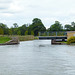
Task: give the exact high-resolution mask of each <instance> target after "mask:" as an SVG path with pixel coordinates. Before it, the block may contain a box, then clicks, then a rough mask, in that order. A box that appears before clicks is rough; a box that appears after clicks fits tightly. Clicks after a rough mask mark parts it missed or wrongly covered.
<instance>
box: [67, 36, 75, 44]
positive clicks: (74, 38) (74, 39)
mask: <svg viewBox="0 0 75 75" xmlns="http://www.w3.org/2000/svg"><path fill="white" fill-rule="evenodd" d="M70 43H75V37H71V38H69V39H68V40H67V44H70Z"/></svg>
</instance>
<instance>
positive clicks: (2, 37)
mask: <svg viewBox="0 0 75 75" xmlns="http://www.w3.org/2000/svg"><path fill="white" fill-rule="evenodd" d="M9 40H11V38H9V37H4V36H0V44H2V43H6V42H7V41H9Z"/></svg>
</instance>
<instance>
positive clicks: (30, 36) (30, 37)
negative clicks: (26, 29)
mask: <svg viewBox="0 0 75 75" xmlns="http://www.w3.org/2000/svg"><path fill="white" fill-rule="evenodd" d="M9 37H10V38H12V37H18V38H19V41H29V40H34V36H33V35H26V36H20V35H12V36H9Z"/></svg>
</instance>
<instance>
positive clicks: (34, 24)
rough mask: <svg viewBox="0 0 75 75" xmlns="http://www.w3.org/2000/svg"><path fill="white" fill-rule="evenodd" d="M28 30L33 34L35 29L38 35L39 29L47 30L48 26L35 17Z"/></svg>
mask: <svg viewBox="0 0 75 75" xmlns="http://www.w3.org/2000/svg"><path fill="white" fill-rule="evenodd" d="M28 31H29V34H31V31H33V32H34V35H35V36H37V35H38V32H39V31H46V28H45V26H44V25H43V23H42V21H41V20H40V19H38V18H34V19H33V21H32V24H31V25H30V26H29V28H28Z"/></svg>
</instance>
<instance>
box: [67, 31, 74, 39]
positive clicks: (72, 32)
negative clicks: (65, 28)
mask: <svg viewBox="0 0 75 75" xmlns="http://www.w3.org/2000/svg"><path fill="white" fill-rule="evenodd" d="M73 36H75V31H69V32H67V39H69V38H70V37H73Z"/></svg>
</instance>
